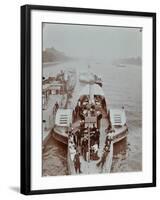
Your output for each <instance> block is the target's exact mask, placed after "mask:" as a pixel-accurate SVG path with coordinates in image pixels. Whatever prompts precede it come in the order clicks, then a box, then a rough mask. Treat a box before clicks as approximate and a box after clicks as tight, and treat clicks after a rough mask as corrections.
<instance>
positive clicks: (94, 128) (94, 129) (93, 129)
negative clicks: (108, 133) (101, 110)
mask: <svg viewBox="0 0 160 200" xmlns="http://www.w3.org/2000/svg"><path fill="white" fill-rule="evenodd" d="M92 131H94V132H96V126H95V124H93V128H92Z"/></svg>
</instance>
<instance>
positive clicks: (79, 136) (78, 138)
mask: <svg viewBox="0 0 160 200" xmlns="http://www.w3.org/2000/svg"><path fill="white" fill-rule="evenodd" d="M76 135H77V146H80V145H81V132H80V130H79V129H78V130H77V132H76Z"/></svg>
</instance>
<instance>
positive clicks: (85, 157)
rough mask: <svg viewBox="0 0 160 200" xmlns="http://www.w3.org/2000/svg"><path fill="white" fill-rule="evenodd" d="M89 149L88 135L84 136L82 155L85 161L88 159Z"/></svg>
mask: <svg viewBox="0 0 160 200" xmlns="http://www.w3.org/2000/svg"><path fill="white" fill-rule="evenodd" d="M87 151H88V140H87V138H86V137H84V139H83V141H82V155H83V157H84V160H85V161H87Z"/></svg>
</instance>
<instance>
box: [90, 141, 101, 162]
mask: <svg viewBox="0 0 160 200" xmlns="http://www.w3.org/2000/svg"><path fill="white" fill-rule="evenodd" d="M91 151H92V159H93V160H98V159H99V157H98V144H97V143H96V142H95V144H94V145H93V146H92V147H91Z"/></svg>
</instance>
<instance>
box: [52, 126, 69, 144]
mask: <svg viewBox="0 0 160 200" xmlns="http://www.w3.org/2000/svg"><path fill="white" fill-rule="evenodd" d="M52 136H53V138H54V139H55V140H57V141H59V142H61V143H63V144H65V145H68V135H67V134H65V133H61V132H58V131H57V130H56V129H53V133H52Z"/></svg>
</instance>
